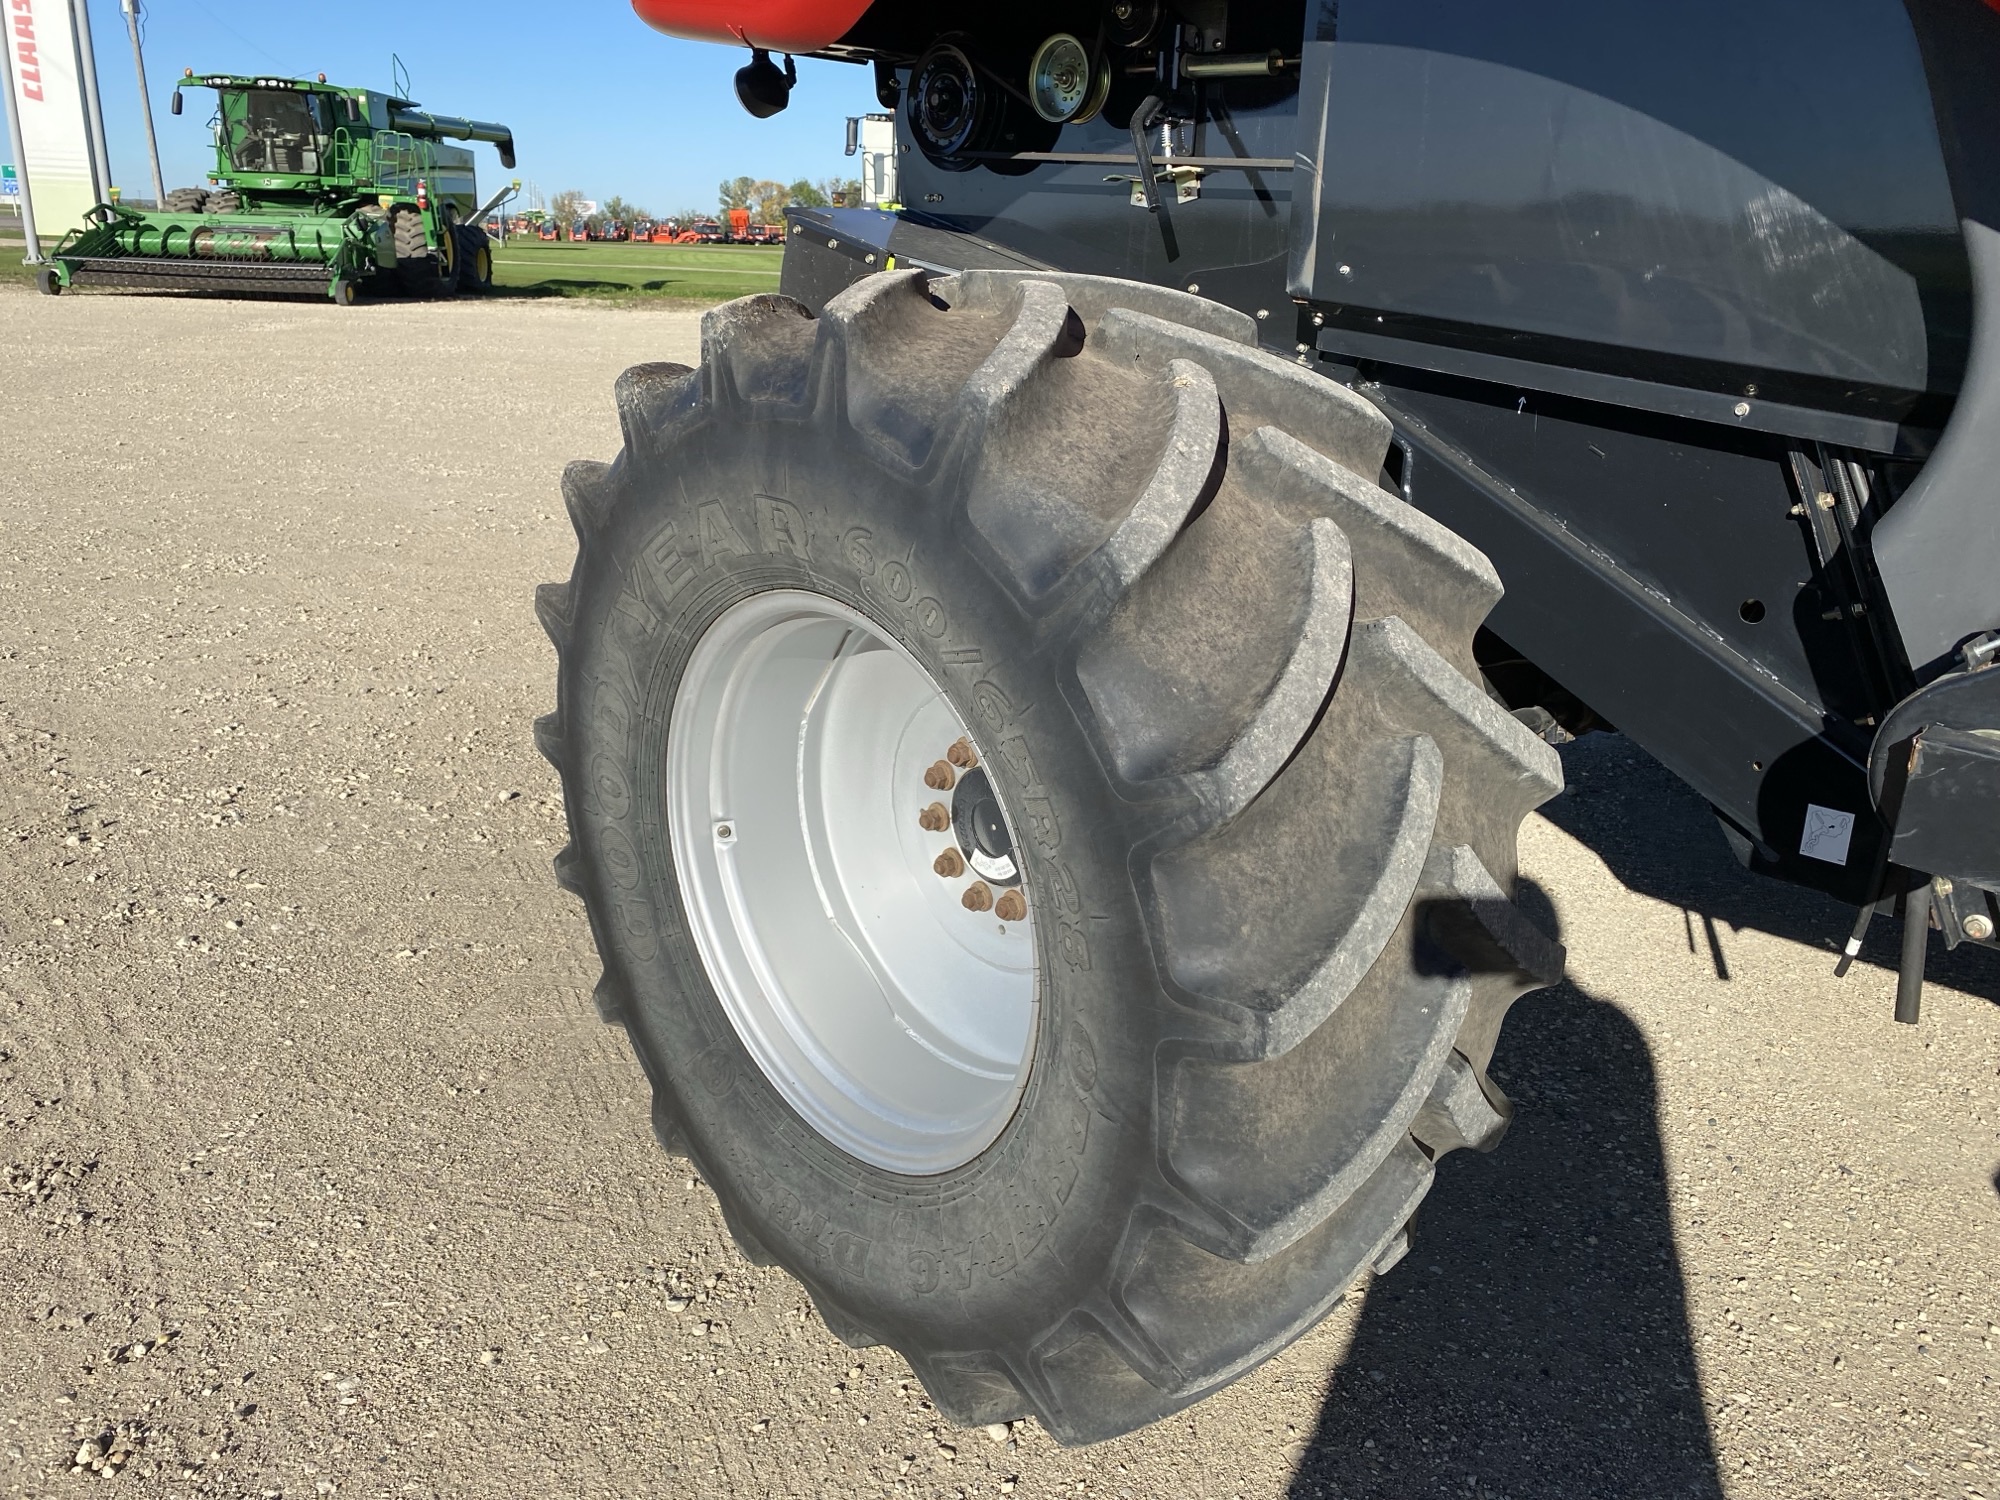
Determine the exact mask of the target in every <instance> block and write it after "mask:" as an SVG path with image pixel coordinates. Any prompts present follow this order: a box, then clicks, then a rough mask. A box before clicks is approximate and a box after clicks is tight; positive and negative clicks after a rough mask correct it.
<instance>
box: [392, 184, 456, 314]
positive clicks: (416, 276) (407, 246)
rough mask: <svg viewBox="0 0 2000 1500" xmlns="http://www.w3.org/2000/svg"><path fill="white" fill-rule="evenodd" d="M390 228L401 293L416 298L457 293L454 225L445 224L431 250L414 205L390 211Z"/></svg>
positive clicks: (396, 207)
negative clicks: (394, 247) (393, 238)
mask: <svg viewBox="0 0 2000 1500" xmlns="http://www.w3.org/2000/svg"><path fill="white" fill-rule="evenodd" d="M389 227H390V231H391V233H392V234H393V235H394V236H395V245H396V280H397V281H398V282H399V283H401V285H402V288H403V290H404V291H406V292H408V293H410V294H411V295H412V296H417V297H449V296H450V295H451V294H452V293H453V292H455V291H457V290H458V269H459V254H458V237H457V234H456V233H455V226H452V225H446V226H445V230H444V232H443V233H442V234H440V235H439V236H438V242H437V245H436V247H435V248H433V247H432V245H431V243H430V238H429V236H428V235H427V234H426V232H425V230H424V216H423V214H422V212H421V211H420V210H419V209H418V208H417V207H416V206H415V205H414V204H401V203H399V204H397V205H395V206H394V207H393V208H391V209H390V210H389Z"/></svg>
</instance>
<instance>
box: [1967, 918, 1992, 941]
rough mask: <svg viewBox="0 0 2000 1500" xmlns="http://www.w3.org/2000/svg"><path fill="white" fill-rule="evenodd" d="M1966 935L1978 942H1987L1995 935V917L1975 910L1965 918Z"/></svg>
mask: <svg viewBox="0 0 2000 1500" xmlns="http://www.w3.org/2000/svg"><path fill="white" fill-rule="evenodd" d="M1965 935H1966V936H1967V937H1969V938H1972V939H1974V940H1975V941H1977V942H1981V943H1983V942H1985V941H1986V940H1987V939H1988V938H1990V937H1992V936H1993V919H1992V918H1991V917H1988V916H1983V915H1981V914H1980V913H1979V912H1974V913H1973V914H1972V915H1971V916H1969V917H1967V918H1966V919H1965Z"/></svg>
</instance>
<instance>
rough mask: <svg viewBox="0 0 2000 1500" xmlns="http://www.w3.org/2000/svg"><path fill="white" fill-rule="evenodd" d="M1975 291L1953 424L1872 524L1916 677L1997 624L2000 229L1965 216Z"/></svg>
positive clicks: (1999, 615)
mask: <svg viewBox="0 0 2000 1500" xmlns="http://www.w3.org/2000/svg"><path fill="white" fill-rule="evenodd" d="M1965 244H1966V249H1967V251H1968V252H1969V253H1970V254H1971V256H1972V264H1973V271H1974V277H1975V282H1974V284H1975V286H1976V287H1977V288H1978V290H1979V300H1978V304H1977V306H1978V316H1977V318H1976V320H1975V322H1974V324H1973V330H1974V331H1973V351H1974V352H1973V358H1972V364H1971V367H1970V368H1969V369H1968V370H1967V372H1966V379H1965V390H1964V392H1963V394H1961V395H1960V396H1959V398H1958V407H1957V409H1956V410H1955V411H1954V413H1953V415H1952V419H1951V425H1950V426H1949V427H1947V428H1946V429H1945V434H1944V439H1943V441H1942V442H1940V443H1939V444H1938V448H1937V452H1936V453H1934V454H1933V455H1932V456H1931V461H1930V462H1929V463H1927V464H1925V465H1924V471H1923V473H1922V474H1921V475H1919V476H1918V478H1917V482H1916V483H1915V484H1914V485H1912V486H1911V487H1910V489H1909V490H1908V492H1907V493H1905V494H1904V495H1903V497H1902V498H1901V499H1899V500H1898V501H1897V502H1896V504H1895V505H1894V506H1893V507H1892V508H1891V509H1890V511H1889V514H1888V515H1886V516H1884V517H1883V518H1882V520H1881V522H1880V523H1879V524H1878V525H1877V526H1876V527H1875V538H1874V545H1875V566H1876V568H1877V569H1878V570H1879V571H1880V573H1881V575H1882V585H1883V587H1884V588H1885V589H1887V590H1888V594H1889V603H1890V605H1891V606H1892V607H1893V608H1894V609H1895V612H1896V628H1897V629H1898V630H1899V631H1901V632H1902V636H1903V646H1904V649H1905V650H1906V651H1908V652H1909V656H1910V665H1911V666H1913V667H1915V668H1916V669H1917V675H1918V676H1919V677H1925V676H1929V675H1930V674H1931V673H1933V672H1935V671H1937V670H1938V669H1939V668H1940V667H1941V666H1943V665H1944V664H1945V659H1946V658H1947V657H1948V656H1949V654H1950V653H1951V652H1952V651H1954V650H1956V649H1957V648H1958V645H1959V643H1960V642H1962V641H1964V640H1965V639H1966V638H1967V637H1968V636H1973V635H1978V634H1979V633H1980V632H1982V631H1986V630H1991V629H1993V628H1995V627H1996V626H2000V229H1993V228H1988V227H1987V226H1986V225H1983V224H1975V223H1973V222H1971V221H1970V220H1968V221H1967V222H1966V225H1965Z"/></svg>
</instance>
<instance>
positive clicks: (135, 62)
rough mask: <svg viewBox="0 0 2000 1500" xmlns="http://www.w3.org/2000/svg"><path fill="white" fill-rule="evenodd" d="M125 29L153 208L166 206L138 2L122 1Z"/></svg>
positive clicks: (165, 188) (164, 184)
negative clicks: (142, 124) (136, 81)
mask: <svg viewBox="0 0 2000 1500" xmlns="http://www.w3.org/2000/svg"><path fill="white" fill-rule="evenodd" d="M123 4H124V9H125V29H126V30H127V31H129V32H130V33H131V34H132V66H133V67H134V68H135V69H136V70H137V71H138V74H139V114H140V115H141V117H142V118H144V120H145V122H146V155H147V157H148V158H149V159H150V160H151V161H152V164H153V207H154V208H165V207H166V206H167V185H166V183H165V181H164V180H162V178H161V177H160V139H159V137H158V136H156V135H154V134H153V98H152V95H150V94H148V93H147V92H146V54H145V52H144V51H143V50H141V48H140V46H139V0H123Z"/></svg>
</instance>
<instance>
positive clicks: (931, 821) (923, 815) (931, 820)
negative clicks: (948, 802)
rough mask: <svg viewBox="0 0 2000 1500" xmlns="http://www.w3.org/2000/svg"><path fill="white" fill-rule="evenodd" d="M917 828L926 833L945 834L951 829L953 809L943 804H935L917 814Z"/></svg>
mask: <svg viewBox="0 0 2000 1500" xmlns="http://www.w3.org/2000/svg"><path fill="white" fill-rule="evenodd" d="M917 827H919V828H921V829H923V831H924V832H925V833H943V832H944V831H945V830H946V829H947V828H949V827H951V809H950V808H948V807H946V806H945V805H944V804H943V803H942V802H933V803H932V804H931V805H930V806H929V807H927V808H925V809H924V810H923V811H922V812H920V813H918V814H917Z"/></svg>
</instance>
